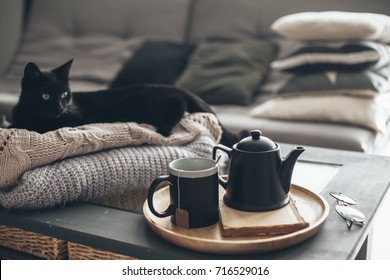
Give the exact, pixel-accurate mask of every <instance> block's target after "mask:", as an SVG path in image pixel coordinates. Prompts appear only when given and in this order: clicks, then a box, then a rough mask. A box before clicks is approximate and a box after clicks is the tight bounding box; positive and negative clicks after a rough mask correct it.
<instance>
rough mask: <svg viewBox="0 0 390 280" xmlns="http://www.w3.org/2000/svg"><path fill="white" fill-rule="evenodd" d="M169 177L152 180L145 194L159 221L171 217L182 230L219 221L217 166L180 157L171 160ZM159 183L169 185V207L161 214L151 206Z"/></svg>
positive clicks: (212, 162) (210, 160)
mask: <svg viewBox="0 0 390 280" xmlns="http://www.w3.org/2000/svg"><path fill="white" fill-rule="evenodd" d="M168 171H169V174H168V175H162V176H159V177H157V178H156V179H154V180H153V182H152V184H151V185H150V188H149V192H148V206H149V209H150V211H151V212H152V213H153V214H154V215H155V216H157V217H159V218H164V217H168V216H171V220H172V222H173V223H174V224H176V225H178V226H180V227H184V228H199V227H207V226H210V225H212V224H214V223H216V222H217V221H218V219H219V207H218V165H217V163H216V162H215V161H214V160H212V159H207V158H182V159H177V160H174V161H172V162H171V163H170V164H169V167H168ZM162 183H168V184H169V194H170V205H169V206H168V208H167V209H166V210H164V211H162V212H158V211H156V209H155V208H154V206H153V194H154V192H155V191H156V188H157V187H158V186H160V185H161V184H162Z"/></svg>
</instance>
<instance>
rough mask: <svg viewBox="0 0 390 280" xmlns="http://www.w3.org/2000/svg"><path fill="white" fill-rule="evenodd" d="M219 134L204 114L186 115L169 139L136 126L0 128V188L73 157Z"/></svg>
mask: <svg viewBox="0 0 390 280" xmlns="http://www.w3.org/2000/svg"><path fill="white" fill-rule="evenodd" d="M221 134H222V131H221V128H220V126H219V124H218V121H217V119H216V117H215V116H214V115H212V114H207V113H195V114H190V115H187V116H185V117H184V118H183V119H182V120H181V121H180V123H179V124H178V125H177V126H176V127H175V128H174V129H173V131H172V134H171V135H170V136H169V137H164V136H162V135H160V134H159V133H157V132H156V130H155V129H154V127H152V126H150V125H144V124H137V123H113V124H112V123H111V124H90V125H84V126H80V127H75V128H61V129H58V130H55V131H51V132H47V133H44V134H39V133H36V132H31V131H27V130H24V129H0V188H4V187H8V186H11V185H12V184H13V183H14V182H15V181H16V180H17V179H18V177H19V176H21V175H22V174H23V173H24V172H26V171H27V170H30V169H32V168H34V167H38V166H43V165H46V164H49V163H52V162H55V161H57V160H60V159H65V158H68V157H72V156H76V155H83V154H88V153H91V152H96V151H101V150H105V149H109V148H117V147H124V146H128V145H142V144H153V145H182V144H185V143H188V142H190V141H192V140H194V139H196V138H197V137H199V136H201V135H203V136H209V137H210V138H211V139H212V140H213V141H215V142H219V140H220V137H221Z"/></svg>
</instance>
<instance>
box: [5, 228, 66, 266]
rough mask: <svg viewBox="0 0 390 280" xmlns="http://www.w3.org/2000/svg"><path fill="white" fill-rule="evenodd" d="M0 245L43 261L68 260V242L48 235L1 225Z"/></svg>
mask: <svg viewBox="0 0 390 280" xmlns="http://www.w3.org/2000/svg"><path fill="white" fill-rule="evenodd" d="M0 245H1V246H4V247H7V248H11V249H13V250H17V251H20V252H23V253H28V254H31V255H34V256H37V257H40V258H43V259H49V260H59V259H67V257H68V246H67V242H66V241H64V240H61V239H57V238H54V237H50V236H47V235H43V234H39V233H34V232H30V231H25V230H22V229H19V228H14V227H9V226H5V225H0Z"/></svg>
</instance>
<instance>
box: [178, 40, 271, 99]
mask: <svg viewBox="0 0 390 280" xmlns="http://www.w3.org/2000/svg"><path fill="white" fill-rule="evenodd" d="M276 52H277V46H276V45H275V44H273V43H271V42H269V41H260V40H244V41H206V42H202V43H199V45H198V46H197V48H196V49H195V51H194V53H193V54H192V56H191V58H190V60H189V62H188V64H187V67H186V69H185V70H184V72H183V73H182V75H181V76H180V77H179V79H178V80H177V81H176V85H177V86H178V87H181V88H183V89H187V90H189V91H191V92H193V93H195V94H197V95H198V96H199V97H201V98H203V99H204V100H205V101H206V102H208V103H210V104H236V105H248V104H250V103H251V102H252V97H253V93H254V91H255V89H256V88H257V86H258V85H259V84H260V83H261V82H262V81H263V79H264V77H265V76H266V75H267V74H268V71H269V67H270V63H271V61H272V60H273V59H274V57H275V55H276Z"/></svg>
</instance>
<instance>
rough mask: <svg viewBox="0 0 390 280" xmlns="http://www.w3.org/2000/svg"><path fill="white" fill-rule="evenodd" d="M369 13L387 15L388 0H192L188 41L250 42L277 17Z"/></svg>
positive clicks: (267, 28)
mask: <svg viewBox="0 0 390 280" xmlns="http://www.w3.org/2000/svg"><path fill="white" fill-rule="evenodd" d="M332 10H333V11H336V10H337V11H350V12H372V13H381V14H387V15H390V2H389V0H325V1H320V0H194V5H193V7H192V21H191V27H190V29H189V30H190V34H189V36H188V37H189V38H190V41H192V42H197V41H200V40H202V39H205V38H207V37H234V38H251V37H261V36H264V35H269V34H270V33H271V30H270V26H271V24H272V22H274V21H275V20H276V19H278V18H279V17H281V16H284V15H287V14H291V13H297V12H307V11H332Z"/></svg>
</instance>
